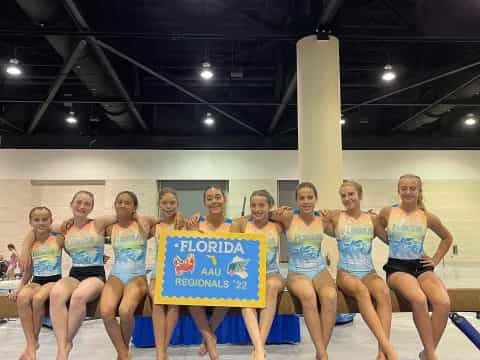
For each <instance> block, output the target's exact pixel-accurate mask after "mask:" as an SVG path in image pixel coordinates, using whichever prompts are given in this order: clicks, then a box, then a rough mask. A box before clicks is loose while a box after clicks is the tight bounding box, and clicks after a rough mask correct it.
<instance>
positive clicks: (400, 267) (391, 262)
mask: <svg viewBox="0 0 480 360" xmlns="http://www.w3.org/2000/svg"><path fill="white" fill-rule="evenodd" d="M383 270H385V272H386V273H387V277H389V276H390V275H392V274H393V273H396V272H404V273H407V274H410V275H412V276H415V277H416V278H418V277H419V276H420V275H421V274H423V273H424V272H427V271H433V266H423V265H422V263H421V262H420V259H416V260H403V259H394V258H388V262H387V263H386V264H385V265H384V266H383Z"/></svg>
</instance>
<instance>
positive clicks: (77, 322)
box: [68, 277, 105, 343]
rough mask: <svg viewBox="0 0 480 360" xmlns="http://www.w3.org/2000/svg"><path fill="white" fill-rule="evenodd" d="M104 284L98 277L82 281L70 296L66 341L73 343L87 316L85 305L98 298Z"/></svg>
mask: <svg viewBox="0 0 480 360" xmlns="http://www.w3.org/2000/svg"><path fill="white" fill-rule="evenodd" d="M104 285H105V283H104V282H103V281H102V280H100V279H99V278H98V277H90V278H88V279H85V280H83V281H82V282H81V283H80V284H79V285H78V287H77V288H76V289H75V291H74V292H73V294H72V298H71V299H70V306H69V312H68V341H69V342H70V343H73V338H74V337H75V335H77V332H78V329H80V326H81V325H82V322H83V320H84V319H85V316H86V315H87V304H88V303H89V302H91V301H93V300H95V299H97V298H98V297H99V296H100V293H101V292H102V289H103V286H104Z"/></svg>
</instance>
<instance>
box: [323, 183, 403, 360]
mask: <svg viewBox="0 0 480 360" xmlns="http://www.w3.org/2000/svg"><path fill="white" fill-rule="evenodd" d="M339 193H340V198H341V200H342V203H343V205H344V207H345V210H343V211H338V210H337V211H327V217H328V218H329V220H330V225H331V226H330V228H329V229H328V230H327V228H326V230H327V234H328V235H330V236H332V237H335V238H336V239H337V245H338V252H339V254H340V259H339V262H338V266H337V267H338V271H337V285H338V287H339V288H340V289H341V290H342V291H343V293H344V294H345V295H348V296H351V297H353V298H355V300H356V301H357V304H358V308H359V310H360V313H361V314H362V317H363V318H364V319H365V322H366V323H367V325H368V327H369V328H370V330H371V331H372V333H373V334H374V335H375V337H376V338H377V341H378V355H377V360H385V359H397V358H398V356H397V354H396V353H395V352H394V351H393V347H392V344H391V343H390V341H389V337H390V327H391V322H392V302H391V299H390V290H389V289H388V287H387V284H386V283H385V281H383V279H382V278H381V277H380V276H378V275H377V273H376V271H375V268H374V266H373V261H372V240H373V239H374V238H375V236H379V237H380V238H381V239H384V240H385V239H386V237H387V234H386V232H385V230H383V231H382V230H381V229H380V232H375V231H374V226H375V223H376V221H377V219H376V216H374V215H372V214H368V213H364V212H362V210H361V208H360V201H361V199H362V195H363V190H362V186H361V185H360V184H359V183H357V182H355V181H344V182H343V184H342V185H341V186H340V189H339ZM377 230H378V229H377ZM371 297H373V298H374V299H375V303H376V309H375V307H374V306H373V304H372V299H371Z"/></svg>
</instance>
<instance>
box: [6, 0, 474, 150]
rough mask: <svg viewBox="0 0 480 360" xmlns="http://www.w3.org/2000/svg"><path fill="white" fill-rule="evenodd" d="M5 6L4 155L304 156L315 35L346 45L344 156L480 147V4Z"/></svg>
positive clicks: (166, 1)
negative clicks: (479, 120) (303, 58)
mask: <svg viewBox="0 0 480 360" xmlns="http://www.w3.org/2000/svg"><path fill="white" fill-rule="evenodd" d="M2 5H3V9H4V10H3V11H2V15H0V62H1V63H3V64H5V63H7V62H8V60H9V59H10V58H12V57H15V58H17V59H19V60H20V62H21V65H22V66H23V69H24V74H23V76H22V77H21V78H18V79H13V78H10V77H7V75H6V74H5V72H4V71H3V70H2V72H1V75H0V104H1V108H0V146H1V147H4V148H5V147H6V148H8V147H10V148H22V147H27V148H44V147H49V148H162V149H164V148H169V149H173V148H178V149H186V148H210V149H212V148H225V149H227V148H231V149H262V148H271V149H295V148H296V147H297V132H296V126H297V108H296V92H295V81H294V80H293V81H292V78H293V79H295V78H294V76H295V70H296V63H295V44H296V41H297V40H298V39H300V38H302V37H303V36H305V35H309V34H314V33H315V32H316V30H317V29H318V30H319V31H320V32H321V31H323V30H327V31H330V32H331V33H332V34H333V35H335V36H337V37H338V38H339V39H340V59H341V96H342V109H343V113H344V116H345V118H346V119H347V123H346V125H345V126H344V127H343V145H344V148H345V149H375V148H378V149H380V148H382V149H388V148H392V149H394V148H397V149H402V148H404V149H414V148H428V149H452V148H466V149H473V148H479V147H480V141H479V139H480V131H479V130H478V127H472V128H466V127H464V126H463V124H462V119H463V117H464V116H465V115H466V114H469V113H473V114H477V115H478V116H480V111H479V108H480V96H479V95H478V94H479V91H480V21H479V19H480V3H479V2H478V1H477V0H462V1H458V0H423V1H416V0H350V1H348V0H345V1H336V0H323V2H322V1H319V0H317V1H315V0H301V1H299V0H288V1H287V0H283V1H276V0H247V1H245V0H243V1H239V0H176V1H173V0H131V1H128V2H124V1H115V0H102V1H79V0H17V1H13V0H8V1H4V2H2ZM132 60H133V62H137V63H138V64H137V65H140V67H139V66H137V65H134V64H133V63H132V62H131V61H132ZM204 61H208V62H210V63H211V64H212V67H213V69H214V71H215V77H214V79H213V80H212V81H211V82H209V83H206V82H205V81H202V80H201V79H200V78H199V76H198V71H199V68H200V66H201V64H202V62H204ZM386 63H391V64H392V65H393V66H394V68H395V69H396V70H397V76H398V77H397V80H396V81H395V82H394V83H393V84H391V85H386V84H384V83H383V82H382V81H381V80H380V74H381V71H382V69H383V66H384V65H385V64H386ZM142 66H143V67H142ZM432 79H434V80H433V81H430V80H432ZM289 85H290V86H289ZM392 93H393V94H392ZM289 94H291V95H292V96H288V95H289ZM389 94H391V95H390V96H383V95H389ZM282 105H283V106H282ZM70 110H73V111H74V112H75V114H76V115H77V117H78V118H79V123H78V124H77V125H75V126H71V125H68V124H66V122H65V120H64V119H65V116H66V114H67V113H68V112H69V111H70ZM206 112H210V113H212V114H213V115H214V116H215V118H216V120H217V122H216V125H215V127H214V128H206V127H205V126H204V125H203V122H202V118H203V116H204V115H205V113H206Z"/></svg>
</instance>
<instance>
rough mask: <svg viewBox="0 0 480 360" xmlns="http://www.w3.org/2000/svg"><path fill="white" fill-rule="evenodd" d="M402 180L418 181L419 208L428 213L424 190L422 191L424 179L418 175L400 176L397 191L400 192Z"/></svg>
mask: <svg viewBox="0 0 480 360" xmlns="http://www.w3.org/2000/svg"><path fill="white" fill-rule="evenodd" d="M402 179H415V180H417V183H418V198H417V206H418V208H419V209H422V210H423V211H427V207H426V206H425V203H424V202H423V189H422V179H421V177H420V176H418V175H414V174H405V175H402V176H400V178H399V179H398V185H397V190H400V181H401V180H402Z"/></svg>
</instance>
